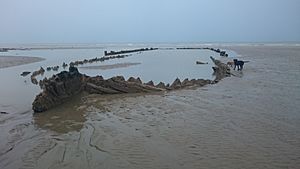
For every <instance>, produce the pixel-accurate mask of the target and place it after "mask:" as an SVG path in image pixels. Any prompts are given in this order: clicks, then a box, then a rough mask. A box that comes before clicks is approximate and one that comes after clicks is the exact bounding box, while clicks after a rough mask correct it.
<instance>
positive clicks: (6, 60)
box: [0, 56, 45, 69]
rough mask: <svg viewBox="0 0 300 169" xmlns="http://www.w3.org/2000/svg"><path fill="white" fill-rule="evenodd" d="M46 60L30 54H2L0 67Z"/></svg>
mask: <svg viewBox="0 0 300 169" xmlns="http://www.w3.org/2000/svg"><path fill="white" fill-rule="evenodd" d="M42 60H45V59H43V58H40V57H29V56H0V69H1V68H6V67H12V66H18V65H24V64H29V63H34V62H39V61H42Z"/></svg>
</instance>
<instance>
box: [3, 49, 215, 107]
mask: <svg viewBox="0 0 300 169" xmlns="http://www.w3.org/2000/svg"><path fill="white" fill-rule="evenodd" d="M38 47H41V46H38ZM42 47H44V48H47V47H48V48H49V47H52V48H53V47H56V46H42ZM77 47H78V46H77ZM83 47H86V49H82V48H80V47H78V48H74V49H40V50H38V49H35V50H12V51H9V52H2V53H0V54H1V55H5V56H36V57H42V58H45V59H46V60H44V61H41V62H37V63H31V64H26V65H20V66H15V67H9V68H3V69H0V77H1V82H0V95H1V97H0V108H1V111H9V112H22V111H23V110H24V109H29V108H30V107H31V103H32V101H33V99H34V97H35V95H37V94H38V93H39V92H40V91H41V90H40V88H39V86H37V85H34V84H32V83H31V80H30V75H28V76H26V77H22V76H20V74H21V73H22V72H23V71H30V72H33V71H36V70H38V69H39V68H40V67H43V68H44V69H45V70H46V67H49V66H56V65H59V66H60V68H59V70H58V71H57V72H56V71H46V72H45V73H44V75H42V76H37V79H38V80H41V79H43V78H45V77H51V76H52V75H53V74H56V73H58V72H60V71H62V70H64V69H63V68H62V66H61V65H62V63H63V62H65V63H70V62H72V61H76V60H84V59H92V58H95V57H102V56H103V54H104V51H105V50H108V51H110V50H115V51H119V50H123V49H136V48H141V47H144V46H138V45H137V46H132V45H130V46H128V45H125V46H121V45H116V46H112V45H110V46H104V47H99V46H94V48H91V47H93V46H88V47H90V48H87V46H83ZM146 47H147V46H146ZM158 47H159V46H158ZM209 56H214V57H218V55H217V54H216V53H214V52H212V51H209V50H155V51H146V52H140V53H133V54H131V55H130V56H129V57H125V58H122V59H112V60H107V61H104V62H96V63H92V64H85V65H83V67H84V66H105V65H111V64H122V63H141V64H136V65H133V66H129V67H120V68H116V69H107V70H101V69H85V68H80V66H79V71H80V72H81V73H84V74H87V75H89V76H96V75H101V76H103V77H104V78H110V77H113V76H117V75H122V76H124V77H125V78H126V79H128V78H129V77H131V76H133V77H140V78H141V79H142V81H144V82H148V81H150V80H153V81H154V82H155V83H156V84H157V83H159V82H160V81H162V82H165V83H172V82H173V81H174V80H175V79H176V78H177V77H179V78H180V79H181V80H183V79H185V78H190V79H191V78H196V79H198V78H203V79H212V78H213V75H212V73H213V71H212V69H211V67H212V65H213V63H212V62H211V60H210V59H209ZM197 60H201V61H202V62H208V63H209V64H206V65H196V61H197ZM67 69H68V68H66V70H67ZM8 86H9V87H8Z"/></svg>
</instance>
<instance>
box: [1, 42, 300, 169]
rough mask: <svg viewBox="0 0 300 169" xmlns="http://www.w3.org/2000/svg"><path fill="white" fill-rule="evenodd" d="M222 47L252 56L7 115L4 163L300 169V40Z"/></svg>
mask: <svg viewBox="0 0 300 169" xmlns="http://www.w3.org/2000/svg"><path fill="white" fill-rule="evenodd" d="M221 47H222V48H227V49H232V50H235V51H236V52H238V54H240V56H239V57H238V58H239V59H241V60H248V61H250V62H249V63H246V64H245V67H244V69H243V71H242V72H238V71H233V72H232V73H233V74H234V75H235V76H233V77H230V78H225V79H222V80H221V81H220V82H219V83H217V84H214V85H209V86H206V87H202V88H197V89H193V90H191V89H190V90H179V91H173V92H167V93H160V94H151V95H142V94H130V97H128V94H126V95H122V94H121V95H114V96H99V95H88V96H87V95H79V96H78V97H76V98H74V100H70V101H69V102H68V103H67V104H64V106H58V107H56V108H55V109H51V110H50V111H51V113H42V114H36V115H34V116H33V115H32V114H33V113H32V111H24V113H20V114H18V115H17V116H16V114H0V119H1V121H0V125H1V127H0V132H1V133H5V134H2V135H1V136H0V139H1V142H0V168H2V169H10V168H13V169H14V168H50V169H51V168H72V169H75V168H172V169H174V168H178V169H182V168H187V169H190V168H197V169H198V168H228V169H232V168H245V169H248V168H249V169H250V168H264V169H265V168H267V169H268V168H270V169H276V168H298V166H300V153H299V152H300V134H299V133H300V115H299V113H298V112H299V109H300V106H299V104H298V103H299V101H300V94H299V93H300V85H299V84H300V83H299V82H300V77H299V70H300V67H299V65H300V47H299V46H221ZM221 47H220V48H221ZM229 60H230V58H224V62H227V61H229Z"/></svg>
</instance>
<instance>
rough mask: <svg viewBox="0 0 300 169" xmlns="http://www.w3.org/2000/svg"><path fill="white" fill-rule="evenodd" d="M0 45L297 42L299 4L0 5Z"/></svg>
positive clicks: (34, 0) (133, 1)
mask: <svg viewBox="0 0 300 169" xmlns="http://www.w3.org/2000/svg"><path fill="white" fill-rule="evenodd" d="M0 23H1V24H0V43H104V42H278V41H298V42H299V41H300V0H0Z"/></svg>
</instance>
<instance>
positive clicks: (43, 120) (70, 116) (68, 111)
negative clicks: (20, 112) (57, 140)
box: [33, 95, 86, 134]
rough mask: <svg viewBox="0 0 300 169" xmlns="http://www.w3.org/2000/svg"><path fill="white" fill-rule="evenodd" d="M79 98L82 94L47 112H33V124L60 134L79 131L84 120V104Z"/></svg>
mask: <svg viewBox="0 0 300 169" xmlns="http://www.w3.org/2000/svg"><path fill="white" fill-rule="evenodd" d="M81 98H82V95H79V96H76V97H74V98H72V99H71V100H69V101H68V102H66V103H64V104H63V105H60V106H57V107H55V108H53V109H51V110H49V111H47V112H44V113H36V114H34V115H33V119H34V124H35V125H36V127H38V128H41V129H46V130H51V131H54V132H57V133H61V134H64V133H68V132H72V131H80V130H81V129H82V127H83V124H84V122H85V121H86V111H85V106H84V105H83V102H82V100H81Z"/></svg>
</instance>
